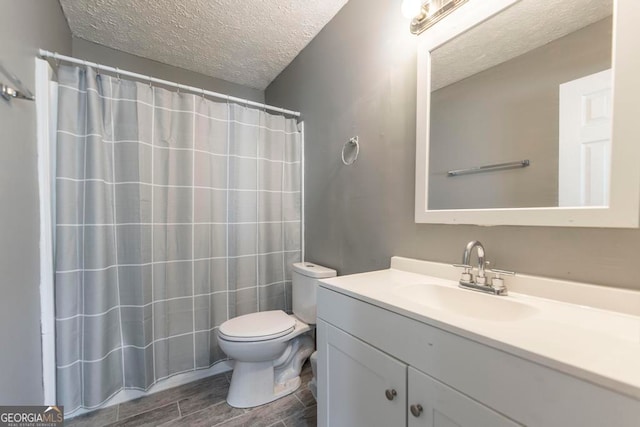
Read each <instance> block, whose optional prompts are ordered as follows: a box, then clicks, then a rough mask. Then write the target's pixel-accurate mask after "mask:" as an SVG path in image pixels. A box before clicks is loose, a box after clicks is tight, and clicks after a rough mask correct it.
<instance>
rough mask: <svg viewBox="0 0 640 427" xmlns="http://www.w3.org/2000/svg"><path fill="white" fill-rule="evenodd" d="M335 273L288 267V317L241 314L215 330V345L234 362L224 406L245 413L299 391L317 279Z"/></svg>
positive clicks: (312, 323)
mask: <svg viewBox="0 0 640 427" xmlns="http://www.w3.org/2000/svg"><path fill="white" fill-rule="evenodd" d="M335 275H336V272H335V270H331V269H329V268H326V267H321V266H318V265H315V264H312V263H307V262H301V263H295V264H293V272H292V306H293V314H291V315H290V314H287V313H285V312H284V311H282V310H272V311H263V312H259V313H251V314H245V315H243V316H239V317H235V318H233V319H230V320H227V321H226V322H224V323H222V325H220V328H219V331H218V343H219V345H220V348H221V349H222V351H224V352H225V354H226V355H227V356H229V357H230V358H232V359H234V361H235V364H234V368H233V375H232V377H231V385H230V386H229V393H228V394H227V403H228V404H229V405H231V406H233V407H236V408H250V407H253V406H259V405H263V404H265V403H269V402H272V401H274V400H276V399H279V398H281V397H283V396H286V395H288V394H290V393H293V392H294V391H296V390H297V389H298V388H299V387H300V383H301V381H300V370H301V369H302V365H303V363H304V362H305V360H306V359H307V358H308V357H309V356H310V355H311V353H313V351H314V349H315V343H314V339H313V336H312V334H313V329H314V328H315V323H316V287H317V281H318V279H322V278H327V277H333V276H335Z"/></svg>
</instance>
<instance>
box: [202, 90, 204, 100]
mask: <svg viewBox="0 0 640 427" xmlns="http://www.w3.org/2000/svg"><path fill="white" fill-rule="evenodd" d="M202 99H204V88H202Z"/></svg>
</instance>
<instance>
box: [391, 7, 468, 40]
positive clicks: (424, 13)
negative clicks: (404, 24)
mask: <svg viewBox="0 0 640 427" xmlns="http://www.w3.org/2000/svg"><path fill="white" fill-rule="evenodd" d="M467 1H468V0H426V1H425V0H402V4H401V10H402V14H403V15H404V16H406V17H407V18H411V26H410V30H411V32H412V33H413V34H416V35H418V34H420V33H422V32H423V31H425V30H426V29H427V28H429V27H431V26H433V25H434V24H435V23H436V22H438V21H440V20H441V19H442V18H444V17H445V16H447V15H449V14H450V13H451V12H453V11H454V10H456V9H457V8H459V7H460V6H462V5H463V4H464V3H466V2H467Z"/></svg>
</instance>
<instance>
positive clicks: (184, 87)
mask: <svg viewBox="0 0 640 427" xmlns="http://www.w3.org/2000/svg"><path fill="white" fill-rule="evenodd" d="M40 56H41V57H43V58H52V59H54V60H57V61H65V62H70V63H72V64H79V65H88V66H90V67H93V68H96V69H98V70H102V71H106V72H109V73H115V74H116V75H121V76H128V77H132V78H134V79H137V80H142V81H145V82H152V83H158V84H161V85H164V86H169V87H175V88H178V89H179V90H185V91H188V92H193V93H197V94H202V95H207V96H210V97H215V98H221V99H224V100H226V101H231V102H236V103H238V104H244V105H251V106H252V107H257V108H262V109H265V110H270V111H276V112H278V113H283V114H288V115H291V116H294V117H300V112H299V111H292V110H287V109H285V108H280V107H274V106H271V105H267V104H263V103H259V102H255V101H250V100H248V99H242V98H237V97H235V96H231V95H225V94H222V93H218V92H212V91H210V90H204V89H203V88H197V87H194V86H187V85H183V84H180V83H175V82H170V81H168V80H162V79H158V78H155V77H151V76H146V75H144V74H138V73H134V72H131V71H126V70H121V69H119V68H116V67H110V66H108V65H102V64H98V63H95V62H90V61H85V60H83V59H78V58H74V57H72V56H65V55H60V54H58V53H55V52H49V51H48V50H44V49H40Z"/></svg>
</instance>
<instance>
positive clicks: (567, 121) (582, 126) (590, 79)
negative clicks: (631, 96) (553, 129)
mask: <svg viewBox="0 0 640 427" xmlns="http://www.w3.org/2000/svg"><path fill="white" fill-rule="evenodd" d="M611 115H612V111H611V70H610V69H609V70H605V71H602V72H599V73H595V74H591V75H589V76H586V77H582V78H580V79H577V80H572V81H570V82H567V83H564V84H561V85H560V123H559V130H560V138H559V175H558V205H559V206H607V205H608V204H609V176H610V168H611Z"/></svg>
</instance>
